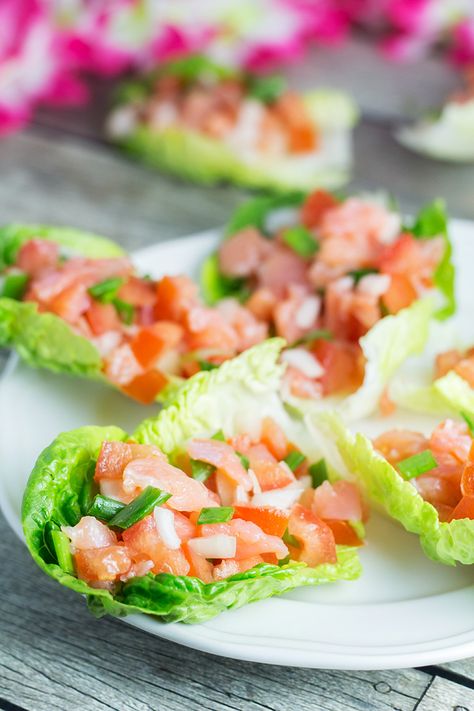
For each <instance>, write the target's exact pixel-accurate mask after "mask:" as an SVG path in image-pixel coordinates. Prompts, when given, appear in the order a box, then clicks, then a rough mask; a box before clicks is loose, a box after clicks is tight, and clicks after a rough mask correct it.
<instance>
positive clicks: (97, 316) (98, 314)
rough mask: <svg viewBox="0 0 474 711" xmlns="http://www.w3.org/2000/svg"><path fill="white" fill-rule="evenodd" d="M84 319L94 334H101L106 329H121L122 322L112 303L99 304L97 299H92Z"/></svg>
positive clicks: (105, 331) (106, 330)
mask: <svg viewBox="0 0 474 711" xmlns="http://www.w3.org/2000/svg"><path fill="white" fill-rule="evenodd" d="M86 319H87V321H88V323H89V326H90V327H91V329H92V333H93V334H94V335H95V336H101V335H102V334H103V333H107V332H108V331H121V330H122V323H121V321H120V318H119V316H118V314H117V310H116V309H115V307H114V306H113V305H112V304H101V303H100V302H99V301H95V300H92V301H91V304H90V306H89V308H88V309H87V311H86Z"/></svg>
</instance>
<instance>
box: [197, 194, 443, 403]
mask: <svg viewBox="0 0 474 711" xmlns="http://www.w3.org/2000/svg"><path fill="white" fill-rule="evenodd" d="M445 253H446V242H445V239H444V237H443V235H442V234H439V235H436V234H435V235H431V236H430V238H429V239H427V238H421V239H420V235H419V234H416V233H415V230H414V229H412V230H410V229H409V228H406V227H404V226H403V225H402V222H401V217H400V215H399V214H398V213H397V212H395V211H394V210H392V209H391V208H390V207H388V206H387V205H386V204H383V203H382V202H381V201H380V200H377V199H374V198H372V197H364V196H361V197H349V198H347V199H339V198H337V197H335V196H334V195H332V194H331V193H329V192H326V191H323V190H316V191H314V192H313V193H311V194H310V195H308V196H307V197H306V198H305V199H304V200H303V201H302V204H301V205H300V206H299V207H298V209H297V210H296V216H295V211H294V210H293V211H292V214H291V216H290V217H288V218H287V219H286V221H285V219H284V218H282V219H281V220H280V224H279V225H278V226H277V227H276V228H273V229H272V228H271V227H270V228H268V226H265V225H263V224H262V222H261V221H260V224H257V225H256V224H247V225H245V226H243V227H242V228H239V229H236V230H232V231H230V233H229V235H228V236H227V237H226V239H225V240H224V241H223V242H222V244H221V246H220V247H219V250H218V253H217V263H216V265H215V268H216V269H217V270H218V278H219V279H220V282H221V285H223V287H222V291H225V289H228V291H229V293H230V294H232V291H234V292H235V295H237V296H238V297H239V298H240V300H241V302H242V305H243V307H245V309H246V311H247V312H249V313H250V314H252V315H253V316H254V317H255V318H257V319H258V320H259V321H260V322H262V323H264V324H266V326H267V328H268V331H269V333H271V334H276V335H278V336H281V337H283V338H285V339H286V341H287V343H288V346H289V347H288V349H287V350H286V351H285V353H284V354H283V359H284V361H285V362H286V363H287V365H288V368H287V373H286V383H287V386H288V388H289V390H290V392H291V394H292V395H294V396H296V397H302V398H321V397H323V396H327V395H332V394H335V393H348V392H353V391H355V390H356V389H357V388H358V387H359V386H360V385H361V383H362V380H363V378H364V370H365V358H364V354H363V351H362V349H361V346H360V339H361V337H363V336H364V335H365V334H367V333H368V331H369V330H370V329H371V328H372V327H373V326H375V324H377V323H378V322H379V321H380V320H381V319H382V318H383V317H384V316H386V315H389V314H397V313H399V312H400V311H401V310H402V309H405V308H406V307H409V306H411V305H412V304H413V303H414V302H415V301H417V300H418V299H420V298H421V297H422V296H424V295H426V294H429V293H430V292H432V291H433V288H434V287H435V276H436V273H437V270H438V269H439V267H440V264H441V263H442V261H443V259H444V258H445ZM229 285H230V286H229ZM203 286H204V289H205V291H206V283H205V277H203ZM208 295H209V291H208ZM211 300H214V295H212V296H211ZM228 303H229V306H227V304H228ZM231 303H233V302H232V301H230V302H228V300H227V298H223V299H221V300H220V308H221V310H225V309H226V308H231V305H230V304H231Z"/></svg>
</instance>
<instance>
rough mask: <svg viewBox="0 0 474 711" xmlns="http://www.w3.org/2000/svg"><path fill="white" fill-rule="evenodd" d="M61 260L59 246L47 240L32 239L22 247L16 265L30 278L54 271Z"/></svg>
mask: <svg viewBox="0 0 474 711" xmlns="http://www.w3.org/2000/svg"><path fill="white" fill-rule="evenodd" d="M58 260H59V245H58V244H57V243H56V242H52V241H51V240H47V239H30V240H28V242H24V244H22V245H21V247H20V249H19V251H18V255H17V258H16V265H17V266H18V267H19V268H20V269H22V270H23V271H25V272H26V273H27V274H29V275H30V276H33V277H36V276H38V274H41V273H42V272H45V271H48V270H49V269H53V268H54V267H55V266H56V265H57V263H58Z"/></svg>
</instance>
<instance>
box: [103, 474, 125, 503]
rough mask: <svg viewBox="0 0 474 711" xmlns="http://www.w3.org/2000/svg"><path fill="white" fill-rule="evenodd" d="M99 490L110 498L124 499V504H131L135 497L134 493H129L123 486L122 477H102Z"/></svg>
mask: <svg viewBox="0 0 474 711" xmlns="http://www.w3.org/2000/svg"><path fill="white" fill-rule="evenodd" d="M99 490H100V493H101V494H102V496H107V497H108V498H109V499H115V500H116V501H122V503H124V504H129V503H130V501H132V499H133V495H132V494H128V493H127V492H126V491H125V490H124V488H123V481H122V479H121V478H120V479H100V481H99Z"/></svg>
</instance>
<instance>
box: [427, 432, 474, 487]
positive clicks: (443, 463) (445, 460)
mask: <svg viewBox="0 0 474 711" xmlns="http://www.w3.org/2000/svg"><path fill="white" fill-rule="evenodd" d="M471 444H472V437H471V435H470V434H469V432H468V428H467V425H466V423H465V422H455V421H454V420H451V419H446V420H444V421H443V422H441V423H440V424H439V425H437V427H435V429H434V430H433V432H432V434H431V437H430V442H429V449H431V451H432V453H433V456H434V458H435V459H436V461H437V463H438V469H437V471H438V472H439V473H440V474H447V475H448V476H450V475H453V474H454V475H458V476H460V474H461V468H462V465H463V464H464V462H465V461H466V460H467V459H468V457H469V451H470V449H471Z"/></svg>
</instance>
